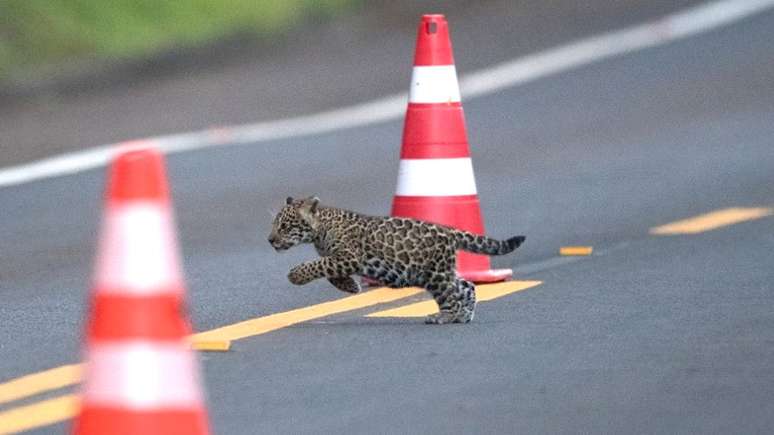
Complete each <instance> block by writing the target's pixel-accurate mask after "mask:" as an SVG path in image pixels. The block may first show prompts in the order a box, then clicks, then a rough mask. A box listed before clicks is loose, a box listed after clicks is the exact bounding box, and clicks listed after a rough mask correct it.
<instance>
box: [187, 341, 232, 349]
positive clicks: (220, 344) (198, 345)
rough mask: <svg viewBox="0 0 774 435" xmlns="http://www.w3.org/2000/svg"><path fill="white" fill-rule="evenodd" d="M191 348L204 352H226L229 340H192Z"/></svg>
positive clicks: (229, 347)
mask: <svg viewBox="0 0 774 435" xmlns="http://www.w3.org/2000/svg"><path fill="white" fill-rule="evenodd" d="M191 349H193V350H200V351H205V352H228V350H229V349H231V342H230V341H228V340H218V341H194V342H193V343H191Z"/></svg>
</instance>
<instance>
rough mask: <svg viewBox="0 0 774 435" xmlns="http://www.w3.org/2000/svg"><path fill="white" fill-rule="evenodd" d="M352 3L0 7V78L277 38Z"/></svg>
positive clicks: (104, 0) (9, 3)
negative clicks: (243, 38)
mask: <svg viewBox="0 0 774 435" xmlns="http://www.w3.org/2000/svg"><path fill="white" fill-rule="evenodd" d="M351 3H352V0H316V1H315V0H0V76H2V75H5V74H7V73H8V72H9V71H19V70H23V69H28V68H29V67H31V66H37V65H42V64H56V63H57V62H61V61H63V60H64V59H69V58H118V59H124V58H131V57H136V56H143V55H148V54H151V53H154V52H158V51H160V50H164V49H169V48H171V47H176V46H191V45H196V44H201V43H205V42H207V41H211V40H214V39H217V38H222V37H226V36H228V35H231V34H234V33H236V32H252V33H255V34H258V35H269V34H272V33H277V32H282V31H285V30H287V29H289V28H290V26H292V25H293V24H295V23H298V22H299V21H300V20H301V19H303V18H304V17H306V16H309V15H331V14H334V13H336V12H337V11H340V10H341V9H343V8H344V7H346V6H347V5H349V4H351Z"/></svg>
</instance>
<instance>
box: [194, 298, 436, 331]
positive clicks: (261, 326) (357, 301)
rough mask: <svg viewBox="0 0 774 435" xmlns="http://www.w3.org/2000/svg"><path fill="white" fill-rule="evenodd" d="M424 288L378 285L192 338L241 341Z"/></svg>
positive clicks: (390, 300)
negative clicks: (332, 299) (374, 287)
mask: <svg viewBox="0 0 774 435" xmlns="http://www.w3.org/2000/svg"><path fill="white" fill-rule="evenodd" d="M422 291H424V290H422V289H418V288H413V287H412V288H403V289H390V288H378V289H376V290H372V291H369V292H365V293H361V294H359V295H355V296H350V297H346V298H342V299H337V300H335V301H330V302H323V303H321V304H317V305H312V306H309V307H304V308H299V309H296V310H291V311H286V312H284V313H277V314H271V315H268V316H265V317H258V318H256V319H251V320H246V321H244V322H239V323H235V324H233V325H228V326H224V327H222V328H217V329H213V330H210V331H207V332H200V333H198V334H194V335H192V336H191V338H192V339H193V340H194V341H210V340H239V339H240V338H245V337H252V336H254V335H260V334H265V333H267V332H271V331H276V330H277V329H281V328H285V327H287V326H291V325H295V324H297V323H301V322H306V321H308V320H313V319H319V318H321V317H326V316H330V315H332V314H338V313H343V312H346V311H352V310H357V309H360V308H366V307H370V306H372V305H377V304H382V303H385V302H392V301H396V300H398V299H403V298H405V297H408V296H412V295H415V294H417V293H419V292H422Z"/></svg>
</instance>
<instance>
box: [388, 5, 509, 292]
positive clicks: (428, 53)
mask: <svg viewBox="0 0 774 435" xmlns="http://www.w3.org/2000/svg"><path fill="white" fill-rule="evenodd" d="M392 215H393V216H401V217H411V218H415V219H420V220H424V221H428V222H434V223H438V224H442V225H447V226H450V227H454V228H459V229H461V230H465V231H470V232H473V233H477V234H483V233H484V225H483V223H482V220H481V209H480V206H479V201H478V193H477V191H476V181H475V177H474V175H473V164H472V162H471V159H470V149H469V146H468V138H467V132H466V130H465V116H464V113H463V111H462V103H461V99H460V90H459V85H458V83H457V71H456V69H455V67H454V57H453V55H452V46H451V39H450V37H449V26H448V24H447V22H446V19H445V18H444V16H443V15H423V16H422V20H421V21H420V23H419V30H418V35H417V46H416V54H415V57H414V70H413V73H412V76H411V91H410V93H409V103H408V109H407V110H406V120H405V124H404V126H403V141H402V145H401V151H400V167H399V170H398V186H397V189H396V192H395V198H394V201H393V204H392ZM457 273H458V274H459V275H460V276H462V277H463V278H465V279H468V280H470V281H473V282H496V281H503V280H505V279H508V278H510V276H511V275H512V271H511V270H510V269H498V270H492V269H491V267H490V263H489V257H487V256H485V255H478V254H471V253H469V252H459V253H458V255H457Z"/></svg>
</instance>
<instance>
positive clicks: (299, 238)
mask: <svg viewBox="0 0 774 435" xmlns="http://www.w3.org/2000/svg"><path fill="white" fill-rule="evenodd" d="M319 203H320V200H319V199H317V198H315V197H309V198H305V199H293V198H291V197H288V199H287V200H286V201H285V206H284V207H282V210H280V212H279V213H277V216H275V217H274V222H273V223H272V226H271V233H269V243H271V246H273V247H274V249H276V250H277V251H284V250H285V249H289V248H292V247H293V246H296V245H298V244H299V243H310V242H312V241H313V240H314V236H315V234H316V229H317V223H318V222H317V206H318V205H319Z"/></svg>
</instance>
